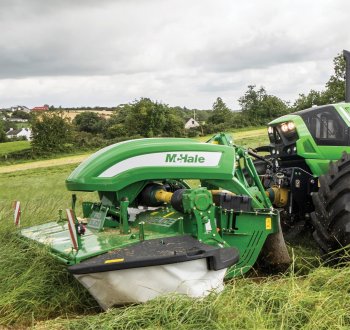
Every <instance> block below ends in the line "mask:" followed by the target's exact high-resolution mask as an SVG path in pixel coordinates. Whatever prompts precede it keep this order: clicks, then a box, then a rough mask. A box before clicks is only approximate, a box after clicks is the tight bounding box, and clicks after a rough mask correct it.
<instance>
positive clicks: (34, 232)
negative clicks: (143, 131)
mask: <svg viewBox="0 0 350 330" xmlns="http://www.w3.org/2000/svg"><path fill="white" fill-rule="evenodd" d="M140 157H141V158H140ZM140 159H141V160H140ZM131 160H132V161H131ZM152 162H153V163H155V166H149V165H148V164H150V163H152ZM158 162H160V164H158ZM162 162H163V163H162ZM166 164H169V166H166ZM243 167H244V168H245V169H246V171H247V173H248V176H250V177H251V182H253V183H252V184H248V182H247V180H246V179H245V175H244V173H243ZM111 173H112V174H111ZM183 179H196V180H200V181H201V183H202V187H201V188H197V189H189V187H188V185H187V184H186V183H185V182H183V181H182V180H183ZM150 184H152V185H154V187H152V189H148V190H147V191H148V194H149V196H148V200H149V201H151V202H152V204H153V203H154V201H155V197H154V193H155V191H156V190H157V189H160V188H158V187H169V189H175V190H176V189H179V188H181V189H184V188H185V190H184V191H183V193H182V195H181V196H182V197H181V200H180V203H181V209H182V210H183V212H180V211H178V210H175V209H174V207H173V206H172V205H170V204H162V205H160V206H159V207H157V208H156V209H147V208H145V205H144V203H145V202H144V201H143V198H144V197H142V195H140V192H141V191H142V190H143V189H144V188H145V187H146V186H148V185H150ZM66 185H67V188H68V189H69V190H74V191H98V193H99V197H100V202H99V203H91V202H84V203H83V204H82V208H83V215H84V217H85V218H86V220H87V222H88V224H87V229H86V233H85V235H82V236H80V237H79V240H80V242H81V248H80V249H79V250H78V251H74V250H72V248H71V242H70V237H69V233H68V227H67V223H66V222H65V221H64V219H61V221H59V222H51V223H48V224H44V225H39V226H34V227H30V228H25V229H22V230H21V234H22V236H24V237H26V238H28V239H32V240H35V241H37V242H39V243H41V244H46V245H49V246H50V249H51V253H52V254H53V255H54V256H56V257H57V258H58V259H59V260H60V261H62V262H64V263H66V264H69V265H72V264H76V263H79V262H81V261H83V260H86V259H89V258H91V257H93V256H96V255H100V254H102V253H106V252H108V251H111V250H114V249H118V248H122V247H125V246H128V245H132V244H135V243H137V242H139V241H140V240H148V239H154V238H160V237H169V236H179V235H191V236H193V237H195V238H197V239H198V240H199V241H201V242H204V243H206V244H210V245H214V246H220V247H224V246H234V247H237V248H238V249H239V251H240V255H241V259H240V263H239V265H237V266H236V267H234V268H233V269H232V270H231V271H230V272H229V273H228V277H232V276H235V275H238V274H242V273H244V272H246V271H248V270H249V269H250V268H251V267H252V266H253V264H254V263H255V261H256V259H257V257H258V255H259V253H260V250H261V248H262V246H263V244H264V242H265V240H266V238H267V237H268V235H269V234H272V233H275V232H278V230H279V229H278V228H279V226H278V224H279V216H278V212H277V211H276V210H274V209H273V208H272V206H271V202H270V200H269V199H268V198H267V197H266V195H265V191H264V189H263V187H262V185H261V182H260V179H259V177H258V175H257V172H256V170H255V167H254V165H253V162H252V160H251V158H250V156H249V155H248V153H247V152H246V150H245V149H243V148H240V147H237V146H233V145H232V138H231V137H230V136H228V135H226V134H218V135H216V136H214V137H213V138H212V139H210V140H209V141H208V143H201V142H196V141H194V140H190V139H141V140H135V141H127V142H123V143H119V144H116V145H112V146H110V147H107V148H105V149H102V150H100V151H99V152H97V153H96V154H94V155H92V156H91V157H90V158H89V159H87V160H86V161H85V162H83V163H82V164H81V165H79V166H78V167H77V168H76V169H75V170H74V171H73V172H72V174H71V175H70V176H69V178H68V179H67V181H66ZM171 187H175V188H171ZM209 189H216V190H218V189H226V190H229V191H230V192H232V193H234V194H237V195H244V196H247V197H250V198H251V202H252V206H253V209H252V210H251V211H249V212H245V211H241V210H240V209H231V210H224V209H222V207H221V206H220V205H215V204H214V203H213V198H212V193H211V192H210V190H209ZM178 202H179V201H178ZM173 205H174V204H173ZM128 207H129V208H128ZM176 208H177V209H179V208H178V207H176ZM266 219H269V220H268V221H269V222H268V223H267V220H266Z"/></svg>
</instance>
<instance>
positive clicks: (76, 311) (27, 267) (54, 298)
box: [0, 132, 350, 329]
mask: <svg viewBox="0 0 350 330" xmlns="http://www.w3.org/2000/svg"><path fill="white" fill-rule="evenodd" d="M255 133H256V132H255ZM255 133H254V134H255ZM248 138H250V136H245V137H242V139H248ZM251 138H252V139H256V140H258V141H259V142H260V139H261V138H259V137H258V136H257V135H255V136H253V137H251ZM256 140H255V141H256ZM74 167H75V165H72V164H69V165H59V166H54V167H46V168H34V169H27V170H23V171H16V172H10V173H0V187H1V191H0V247H1V248H0V265H1V268H0V293H1V294H0V328H1V325H3V326H10V327H14V328H23V327H33V328H34V329H140V328H142V329H174V328H177V329H199V328H200V329H276V328H278V329H346V328H350V304H349V295H350V267H349V266H344V267H341V268H328V267H324V266H322V265H321V262H320V260H319V257H318V254H317V250H315V249H314V248H313V247H312V246H311V247H308V248H305V247H303V246H302V245H300V244H299V243H294V244H293V246H290V247H289V250H290V252H291V255H292V256H293V264H292V266H291V267H290V269H289V270H288V271H287V272H286V273H284V274H279V275H270V276H267V277H257V276H256V275H255V276H254V273H252V274H250V276H246V277H245V278H236V279H234V280H232V281H230V282H228V283H226V286H225V289H224V291H223V292H222V293H221V294H220V295H217V294H212V295H210V296H209V297H207V298H205V299H201V300H193V299H190V298H185V297H180V296H176V295H175V296H174V295H172V296H167V297H162V298H158V299H155V300H153V301H150V302H148V303H146V304H142V305H135V306H126V307H120V308H113V309H110V310H109V311H107V312H102V311H101V310H100V309H99V307H98V305H97V303H96V302H95V300H94V299H93V298H91V297H90V295H89V293H88V292H87V291H86V290H85V289H84V288H83V287H82V286H81V285H80V284H78V282H77V281H75V279H74V278H73V277H72V276H71V275H70V274H68V272H67V271H66V269H65V266H63V265H61V264H59V263H57V262H56V261H55V260H54V259H53V258H52V257H51V256H50V255H49V254H48V252H47V250H46V249H43V248H40V247H38V246H36V245H35V244H30V243H28V242H24V241H22V240H20V239H19V238H18V236H17V234H16V229H15V228H14V226H13V220H12V219H13V211H12V207H11V205H12V202H13V201H14V200H20V201H21V204H22V218H21V225H22V226H30V225H33V224H39V223H44V222H47V221H49V220H53V219H55V218H56V216H57V214H58V212H57V210H58V209H64V208H66V207H69V206H70V193H69V192H67V191H66V189H65V185H64V180H65V178H66V177H67V176H68V175H69V173H70V172H71V171H72V170H73V168H74ZM95 198H96V194H94V193H81V194H78V204H80V203H81V202H82V201H84V200H92V199H95ZM305 241H310V237H308V236H306V237H305ZM300 242H302V240H300ZM140 276H142V275H141V274H140Z"/></svg>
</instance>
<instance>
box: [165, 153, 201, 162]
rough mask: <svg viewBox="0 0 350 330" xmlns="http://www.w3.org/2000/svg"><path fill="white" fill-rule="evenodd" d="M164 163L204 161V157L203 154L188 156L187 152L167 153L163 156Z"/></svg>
mask: <svg viewBox="0 0 350 330" xmlns="http://www.w3.org/2000/svg"><path fill="white" fill-rule="evenodd" d="M165 162H166V163H201V164H202V163H204V162H205V158H204V157H203V156H198V155H194V156H189V155H187V154H185V155H183V154H167V155H166V156H165Z"/></svg>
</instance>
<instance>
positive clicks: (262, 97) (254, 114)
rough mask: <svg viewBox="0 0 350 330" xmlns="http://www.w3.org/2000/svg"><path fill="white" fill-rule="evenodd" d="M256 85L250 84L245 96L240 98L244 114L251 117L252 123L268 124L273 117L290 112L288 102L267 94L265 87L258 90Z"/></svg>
mask: <svg viewBox="0 0 350 330" xmlns="http://www.w3.org/2000/svg"><path fill="white" fill-rule="evenodd" d="M255 87H256V86H255V85H249V86H248V90H247V91H246V92H245V94H244V96H242V97H240V98H239V100H238V102H239V104H240V106H241V109H242V112H243V115H244V116H245V117H246V118H248V119H249V121H250V123H251V124H253V125H257V124H266V123H267V122H268V121H270V120H271V119H274V118H276V117H279V116H281V115H284V114H286V113H287V112H288V105H287V103H286V102H284V101H283V100H281V99H280V98H278V97H277V96H274V95H269V94H267V92H266V90H265V88H264V87H260V88H259V89H258V90H256V89H255Z"/></svg>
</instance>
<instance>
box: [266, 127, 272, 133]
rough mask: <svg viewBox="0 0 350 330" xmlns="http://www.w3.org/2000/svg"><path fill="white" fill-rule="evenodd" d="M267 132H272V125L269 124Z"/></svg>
mask: <svg viewBox="0 0 350 330" xmlns="http://www.w3.org/2000/svg"><path fill="white" fill-rule="evenodd" d="M267 132H268V133H269V134H272V133H273V127H272V126H269V128H268V129H267Z"/></svg>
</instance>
